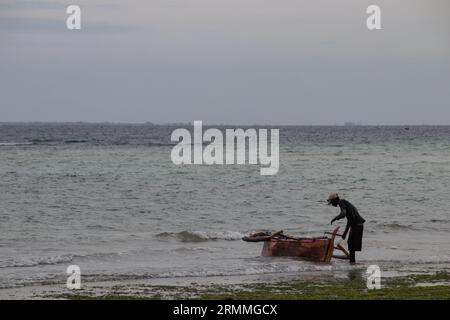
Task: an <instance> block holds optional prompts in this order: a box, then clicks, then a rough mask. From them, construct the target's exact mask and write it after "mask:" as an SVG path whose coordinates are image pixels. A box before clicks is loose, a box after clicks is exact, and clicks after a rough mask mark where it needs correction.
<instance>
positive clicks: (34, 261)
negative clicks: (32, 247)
mask: <svg viewBox="0 0 450 320" xmlns="http://www.w3.org/2000/svg"><path fill="white" fill-rule="evenodd" d="M118 255H120V253H92V254H85V255H83V254H79V255H76V254H75V255H72V254H62V255H56V256H48V257H35V258H26V259H12V258H10V259H6V260H2V261H0V268H19V267H36V266H45V265H58V264H64V263H70V262H73V261H74V260H76V259H90V258H108V257H114V256H118Z"/></svg>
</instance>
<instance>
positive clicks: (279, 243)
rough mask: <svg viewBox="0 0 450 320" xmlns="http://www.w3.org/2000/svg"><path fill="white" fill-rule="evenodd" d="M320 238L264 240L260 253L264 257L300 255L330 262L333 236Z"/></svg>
mask: <svg viewBox="0 0 450 320" xmlns="http://www.w3.org/2000/svg"><path fill="white" fill-rule="evenodd" d="M337 230H338V228H336V229H335V230H334V232H333V233H332V236H331V237H330V238H320V239H282V238H281V239H278V238H272V239H269V240H266V241H264V246H263V249H262V253H261V255H262V256H264V257H300V258H303V259H307V260H312V261H321V262H330V260H331V257H332V255H333V249H334V238H335V236H336V233H337Z"/></svg>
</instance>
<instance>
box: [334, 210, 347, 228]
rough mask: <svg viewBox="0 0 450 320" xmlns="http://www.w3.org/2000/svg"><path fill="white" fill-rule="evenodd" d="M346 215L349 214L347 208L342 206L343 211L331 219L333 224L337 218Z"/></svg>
mask: <svg viewBox="0 0 450 320" xmlns="http://www.w3.org/2000/svg"><path fill="white" fill-rule="evenodd" d="M346 215H347V210H345V208H341V213H339V214H338V215H337V216H336V217H334V218H333V220H331V224H333V222H335V221H336V220H340V219H342V218H345V216H346Z"/></svg>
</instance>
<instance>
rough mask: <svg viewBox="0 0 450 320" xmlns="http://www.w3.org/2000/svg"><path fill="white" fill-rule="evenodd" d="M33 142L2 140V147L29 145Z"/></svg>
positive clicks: (0, 145)
mask: <svg viewBox="0 0 450 320" xmlns="http://www.w3.org/2000/svg"><path fill="white" fill-rule="evenodd" d="M32 144H33V143H32V142H0V147H11V146H29V145H32Z"/></svg>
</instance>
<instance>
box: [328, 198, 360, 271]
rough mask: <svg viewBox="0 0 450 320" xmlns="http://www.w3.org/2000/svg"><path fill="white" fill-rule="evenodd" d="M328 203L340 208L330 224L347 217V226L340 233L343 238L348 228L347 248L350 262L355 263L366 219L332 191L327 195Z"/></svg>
mask: <svg viewBox="0 0 450 320" xmlns="http://www.w3.org/2000/svg"><path fill="white" fill-rule="evenodd" d="M328 205H332V206H333V207H337V206H339V208H341V213H340V214H338V215H337V216H336V217H334V218H333V219H332V220H331V224H333V222H334V221H336V220H340V219H342V218H347V226H346V227H345V231H344V233H343V234H342V239H345V237H346V236H347V233H348V231H349V230H350V234H349V236H348V240H347V243H348V250H349V251H350V263H355V252H356V251H361V248H362V237H363V230H364V222H366V220H364V219H363V218H362V217H361V216H360V215H359V212H358V210H357V209H356V207H355V206H354V205H352V204H351V203H350V202H348V201H347V200H345V199H340V198H339V196H338V194H337V193H336V192H332V193H330V195H329V196H328Z"/></svg>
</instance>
